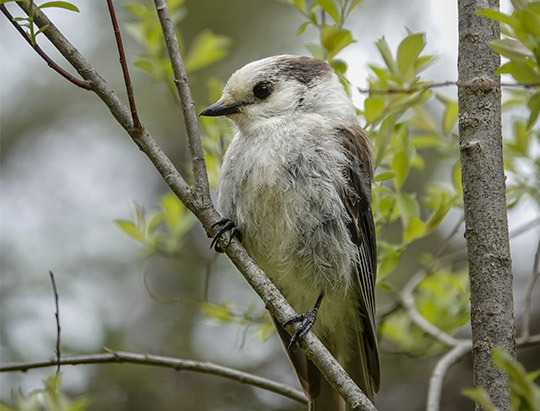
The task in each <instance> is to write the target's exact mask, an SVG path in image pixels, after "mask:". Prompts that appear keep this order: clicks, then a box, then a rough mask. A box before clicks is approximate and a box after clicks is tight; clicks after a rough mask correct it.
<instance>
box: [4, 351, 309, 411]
mask: <svg viewBox="0 0 540 411" xmlns="http://www.w3.org/2000/svg"><path fill="white" fill-rule="evenodd" d="M107 351H108V352H107V353H106V354H90V355H79V356H75V357H69V358H63V359H62V360H61V362H60V363H61V364H62V365H78V364H110V363H113V364H114V363H116V364H122V363H130V364H141V365H149V366H156V367H163V368H172V369H174V370H176V371H193V372H199V373H203V374H212V375H217V376H220V377H224V378H229V379H231V380H234V381H238V382H241V383H242V384H248V385H252V386H254V387H258V388H262V389H263V390H267V391H271V392H274V393H276V394H279V395H282V396H284V397H287V398H290V399H292V400H295V401H298V402H300V403H302V404H307V399H306V397H305V396H304V394H303V393H302V392H301V391H299V390H296V389H294V388H291V387H289V386H287V385H285V384H280V383H277V382H275V381H272V380H268V379H266V378H262V377H259V376H257V375H253V374H249V373H246V372H243V371H238V370H235V369H233V368H229V367H224V366H221V365H217V364H213V363H210V362H200V361H193V360H184V359H179V358H171V357H163V356H160V355H151V354H138V353H130V352H124V351H111V350H107ZM54 365H56V360H46V361H36V362H28V363H13V364H6V365H2V366H0V372H8V371H28V370H30V369H35V368H44V367H51V366H54Z"/></svg>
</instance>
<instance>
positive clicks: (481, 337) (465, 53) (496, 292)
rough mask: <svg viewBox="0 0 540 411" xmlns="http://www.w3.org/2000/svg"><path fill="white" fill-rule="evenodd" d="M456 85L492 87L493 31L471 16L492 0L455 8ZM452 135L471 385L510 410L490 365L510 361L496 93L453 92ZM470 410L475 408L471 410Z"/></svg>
mask: <svg viewBox="0 0 540 411" xmlns="http://www.w3.org/2000/svg"><path fill="white" fill-rule="evenodd" d="M458 7H459V62H458V69H459V80H460V81H464V82H475V81H477V82H498V83H500V78H499V76H497V75H495V74H494V72H495V71H496V70H497V68H498V67H499V65H500V57H499V56H498V55H497V54H496V53H495V52H493V51H492V50H491V48H490V47H489V45H488V44H487V42H488V41H490V40H494V39H498V38H499V36H500V28H499V23H498V22H495V21H492V20H489V19H487V18H484V17H481V16H477V15H475V14H474V11H475V10H478V9H482V8H487V7H490V8H492V9H496V10H498V9H499V0H458ZM458 97H459V134H460V152H461V167H462V182H463V201H464V209H465V227H466V229H465V238H466V239H467V251H468V260H469V277H470V284H471V325H472V338H473V351H472V356H473V379H474V385H475V386H479V385H481V386H483V387H484V388H485V389H486V390H487V392H488V393H489V395H490V397H491V399H492V401H493V403H494V404H495V406H497V407H498V408H499V409H500V410H510V396H509V390H508V387H507V382H508V379H507V376H506V375H505V374H504V373H503V372H502V371H500V370H498V369H497V368H496V367H495V365H494V364H493V360H492V357H491V350H492V348H493V347H494V346H500V347H502V348H503V349H505V350H506V351H507V352H509V353H510V354H511V355H512V356H514V357H515V340H514V303H513V296H512V262H511V258H510V245H509V238H508V221H507V215H506V195H505V188H506V187H505V175H504V168H503V156H502V133H501V90H500V88H472V87H460V88H459V92H458ZM477 409H479V407H478V406H477Z"/></svg>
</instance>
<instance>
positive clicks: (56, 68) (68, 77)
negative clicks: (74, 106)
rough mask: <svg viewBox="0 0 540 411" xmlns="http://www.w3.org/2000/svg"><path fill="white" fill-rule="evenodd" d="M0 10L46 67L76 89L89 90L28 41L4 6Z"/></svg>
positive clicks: (82, 82) (83, 82) (87, 85)
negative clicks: (43, 61)
mask: <svg viewBox="0 0 540 411" xmlns="http://www.w3.org/2000/svg"><path fill="white" fill-rule="evenodd" d="M0 10H1V11H2V13H3V14H4V15H5V16H6V18H7V19H8V20H9V22H10V23H11V24H12V25H13V27H15V30H17V31H18V32H19V34H20V35H21V36H23V37H24V39H25V40H26V42H27V43H28V44H30V47H32V48H33V49H34V50H35V52H36V53H37V54H38V55H39V56H40V57H41V58H42V59H43V60H45V62H46V63H47V65H48V66H49V67H50V68H52V69H53V70H54V71H56V72H57V73H58V74H60V75H61V76H62V77H64V78H65V79H66V80H68V81H69V82H70V83H73V84H75V85H76V86H77V87H80V88H83V89H85V90H90V85H89V84H88V83H87V82H86V81H82V80H79V79H78V78H75V77H73V76H72V75H71V74H70V73H68V72H67V71H66V70H64V69H63V68H62V67H60V66H59V65H58V64H56V63H55V62H54V60H53V59H51V58H50V57H49V56H48V55H47V53H45V52H44V51H43V50H42V49H41V47H39V46H38V45H37V44H32V42H31V41H30V38H29V37H28V35H27V34H26V33H25V32H24V30H23V29H22V28H21V26H20V25H19V24H18V23H17V22H16V21H13V16H12V15H11V13H10V12H9V11H8V9H7V8H6V6H5V4H2V5H0Z"/></svg>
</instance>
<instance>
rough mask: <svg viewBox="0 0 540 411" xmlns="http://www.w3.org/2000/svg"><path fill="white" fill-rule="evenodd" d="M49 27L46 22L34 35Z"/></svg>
mask: <svg viewBox="0 0 540 411" xmlns="http://www.w3.org/2000/svg"><path fill="white" fill-rule="evenodd" d="M48 28H49V25H48V24H45V25H44V26H43V27H41V28H40V29H39V30H38V31H36V32H35V33H34V35H35V36H37V35H38V34H39V33H43V32H44V31H45V30H47V29H48Z"/></svg>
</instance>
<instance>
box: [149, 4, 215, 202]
mask: <svg viewBox="0 0 540 411" xmlns="http://www.w3.org/2000/svg"><path fill="white" fill-rule="evenodd" d="M154 3H155V5H156V10H157V14H158V17H159V22H160V24H161V28H162V30H163V37H164V39H165V44H166V45H167V51H168V53H169V59H170V61H171V65H172V69H173V73H174V84H175V85H176V90H177V92H178V97H180V101H181V103H182V111H183V114H184V123H185V125H186V131H187V136H188V142H189V149H190V151H191V160H192V161H193V176H194V179H195V184H194V189H195V191H196V192H197V193H198V195H197V198H198V199H199V200H200V201H202V203H203V205H204V206H206V205H208V206H211V198H210V187H209V184H208V174H207V172H206V162H205V159H204V150H203V147H202V143H201V135H200V132H199V121H198V119H197V113H196V112H195V103H194V102H193V98H192V96H191V90H190V88H189V82H188V77H187V74H186V69H185V67H184V61H183V59H182V54H181V53H180V46H179V44H178V39H177V38H176V32H175V31H174V25H173V22H172V19H171V15H170V13H169V7H168V6H167V2H166V1H165V0H154Z"/></svg>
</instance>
